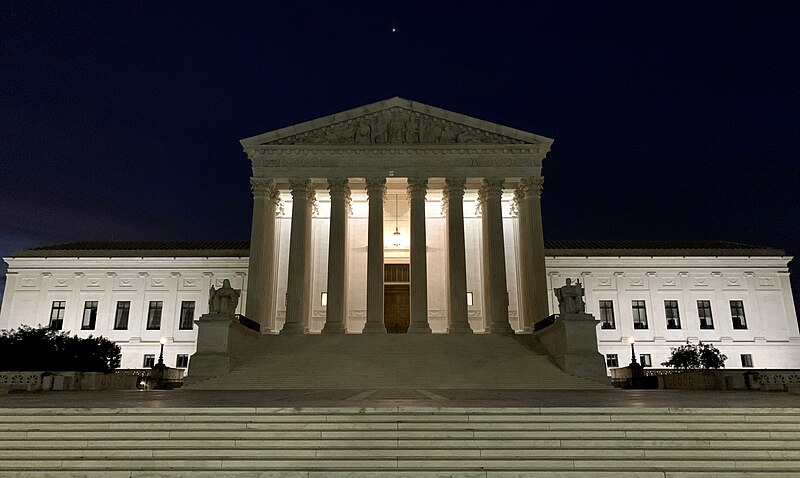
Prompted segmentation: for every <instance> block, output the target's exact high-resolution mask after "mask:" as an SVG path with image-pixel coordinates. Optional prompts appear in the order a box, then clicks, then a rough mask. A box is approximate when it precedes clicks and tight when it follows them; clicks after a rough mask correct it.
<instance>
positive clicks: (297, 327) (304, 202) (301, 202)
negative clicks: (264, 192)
mask: <svg viewBox="0 0 800 478" xmlns="http://www.w3.org/2000/svg"><path fill="white" fill-rule="evenodd" d="M289 186H290V187H291V190H292V226H291V236H290V238H289V274H288V278H287V280H286V323H284V324H283V328H282V329H281V334H287V335H288V334H302V333H303V332H304V321H305V317H304V315H303V314H304V313H306V312H307V311H308V306H307V305H306V304H309V303H310V302H309V299H310V297H309V295H310V293H311V292H310V291H309V290H308V289H307V287H306V284H307V280H306V277H305V276H306V272H307V270H308V265H309V262H310V253H311V251H310V250H309V248H308V247H307V244H308V240H307V239H308V238H307V237H306V235H307V234H308V224H307V223H308V221H309V220H310V218H311V206H312V202H311V201H309V197H308V196H309V191H310V190H311V180H310V179H292V180H290V181H289Z"/></svg>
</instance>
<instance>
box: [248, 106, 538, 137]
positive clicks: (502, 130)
mask: <svg viewBox="0 0 800 478" xmlns="http://www.w3.org/2000/svg"><path fill="white" fill-rule="evenodd" d="M393 107H402V108H408V109H411V110H413V111H417V112H419V113H424V114H429V115H431V116H436V117H438V118H441V119H444V120H447V121H452V122H455V123H461V124H464V125H466V126H471V127H474V128H478V129H481V130H486V131H490V132H491V133H496V134H499V135H501V136H508V137H510V138H514V139H517V140H520V141H523V142H526V143H543V144H544V145H546V147H547V149H549V148H550V146H551V145H552V144H553V141H554V140H553V139H552V138H548V137H546V136H541V135H538V134H534V133H530V132H527V131H522V130H519V129H516V128H511V127H508V126H503V125H500V124H497V123H493V122H491V121H486V120H482V119H479V118H475V117H472V116H467V115H464V114H461V113H456V112H453V111H448V110H445V109H442V108H437V107H435V106H430V105H427V104H425V103H420V102H417V101H412V100H407V99H405V98H401V97H399V96H394V97H391V98H387V99H385V100H381V101H376V102H374V103H370V104H367V105H364V106H358V107H356V108H351V109H348V110H345V111H340V112H338V113H334V114H329V115H326V116H321V117H319V118H315V119H312V120H308V121H304V122H302V123H297V124H294V125H289V126H285V127H283V128H279V129H276V130H272V131H267V132H266V133H261V134H257V135H255V136H250V137H247V138H244V139H241V140H239V143H240V144H241V145H242V147H243V148H245V149H247V148H253V147H256V146H260V145H262V144H263V143H265V142H270V141H277V140H279V139H282V138H286V137H288V136H293V135H296V134H301V133H305V132H307V131H311V130H314V129H317V128H322V127H324V126H327V125H330V124H334V123H338V122H340V121H346V120H349V119H353V118H357V117H359V116H364V115H366V114H370V113H375V112H378V111H383V110H386V109H389V108H393ZM487 127H491V128H490V129H487ZM395 146H397V145H395ZM373 147H374V145H373Z"/></svg>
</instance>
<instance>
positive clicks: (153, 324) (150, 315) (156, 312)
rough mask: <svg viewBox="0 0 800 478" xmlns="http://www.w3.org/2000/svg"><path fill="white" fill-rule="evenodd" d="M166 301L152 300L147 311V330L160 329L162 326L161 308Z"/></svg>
mask: <svg viewBox="0 0 800 478" xmlns="http://www.w3.org/2000/svg"><path fill="white" fill-rule="evenodd" d="M162 307H164V302H162V301H160V300H151V301H150V309H149V310H148V311H147V330H158V329H160V328H161V308H162Z"/></svg>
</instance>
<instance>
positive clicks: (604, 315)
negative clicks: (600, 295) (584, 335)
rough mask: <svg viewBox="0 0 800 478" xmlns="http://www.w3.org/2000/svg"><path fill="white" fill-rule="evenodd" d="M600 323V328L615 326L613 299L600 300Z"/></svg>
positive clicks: (612, 327)
mask: <svg viewBox="0 0 800 478" xmlns="http://www.w3.org/2000/svg"><path fill="white" fill-rule="evenodd" d="M600 324H601V325H600V328H601V329H614V328H616V324H614V301H612V300H601V301H600Z"/></svg>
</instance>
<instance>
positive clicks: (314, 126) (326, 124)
mask: <svg viewBox="0 0 800 478" xmlns="http://www.w3.org/2000/svg"><path fill="white" fill-rule="evenodd" d="M241 143H242V145H243V146H244V147H246V148H248V147H255V146H281V145H284V146H285V145H289V146H292V145H331V146H335V145H350V146H377V145H386V146H391V145H399V144H408V145H414V144H417V145H458V144H465V145H467V144H472V145H478V144H487V145H514V144H533V145H541V146H547V147H549V145H550V144H551V143H552V140H551V139H549V138H545V137H543V136H539V135H535V134H533V133H527V132H525V131H520V130H516V129H513V128H508V127H506V126H502V125H498V124H495V123H490V122H488V121H483V120H479V119H476V118H472V117H469V116H465V115H462V114H458V113H453V112H451V111H447V110H443V109H440V108H436V107H433V106H428V105H425V104H422V103H417V102H413V101H409V100H406V99H403V98H397V97H396V98H391V99H388V100H384V101H380V102H377V103H373V104H370V105H366V106H362V107H360V108H355V109H352V110H348V111H344V112H342V113H337V114H333V115H329V116H325V117H322V118H319V119H316V120H312V121H307V122H305V123H300V124H297V125H294V126H289V127H287V128H281V129H279V130H275V131H271V132H268V133H264V134H261V135H257V136H253V137H251V138H246V139H243V140H242V141H241Z"/></svg>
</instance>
